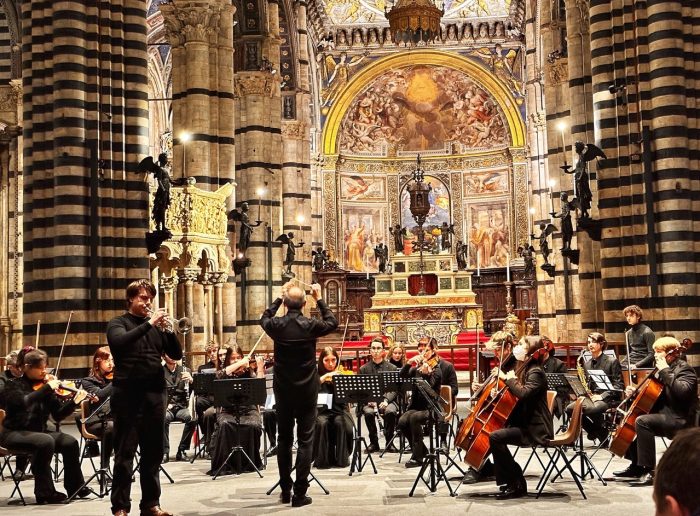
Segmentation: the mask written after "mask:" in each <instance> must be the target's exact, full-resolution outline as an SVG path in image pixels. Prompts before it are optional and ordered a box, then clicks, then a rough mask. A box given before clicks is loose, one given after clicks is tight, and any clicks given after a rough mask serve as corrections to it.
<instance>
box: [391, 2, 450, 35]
mask: <svg viewBox="0 0 700 516" xmlns="http://www.w3.org/2000/svg"><path fill="white" fill-rule="evenodd" d="M443 14H445V11H443V10H442V9H439V8H438V7H436V6H435V4H434V3H433V1H432V0H398V1H397V2H396V3H395V4H394V5H393V6H392V8H391V9H390V10H389V11H388V12H387V11H385V12H384V15H385V16H386V18H387V20H389V29H390V30H391V39H392V40H393V42H394V43H395V44H397V45H400V44H401V43H403V44H405V45H406V46H409V45H416V44H418V43H420V42H421V41H422V42H423V43H428V42H429V41H435V38H437V37H438V35H439V34H440V18H442V15H443Z"/></svg>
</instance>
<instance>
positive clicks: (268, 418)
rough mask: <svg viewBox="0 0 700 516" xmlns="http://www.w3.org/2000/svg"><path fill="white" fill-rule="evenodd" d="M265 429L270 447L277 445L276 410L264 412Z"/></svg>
mask: <svg viewBox="0 0 700 516" xmlns="http://www.w3.org/2000/svg"><path fill="white" fill-rule="evenodd" d="M262 420H263V429H264V430H265V434H266V435H267V440H268V443H269V447H270V448H272V447H273V446H275V445H276V444H277V412H276V411H275V409H272V410H268V409H265V410H263V411H262Z"/></svg>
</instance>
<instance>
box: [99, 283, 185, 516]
mask: <svg viewBox="0 0 700 516" xmlns="http://www.w3.org/2000/svg"><path fill="white" fill-rule="evenodd" d="M155 295H156V288H155V286H154V285H153V283H151V282H150V281H148V280H146V279H142V280H136V281H133V282H132V283H130V284H129V286H128V287H127V288H126V300H127V312H126V313H125V314H123V315H120V316H119V317H115V318H114V319H112V320H111V321H110V322H109V324H108V325H107V342H108V343H109V347H110V349H111V351H112V355H113V357H114V365H115V374H114V380H113V385H114V391H113V394H112V414H113V416H114V444H115V457H114V479H113V481H112V495H111V496H112V513H113V514H116V515H118V516H125V515H127V514H129V511H130V510H131V501H130V492H131V471H132V466H133V462H134V454H135V452H136V447H137V446H138V447H140V449H141V466H140V476H139V478H140V481H141V503H140V507H139V508H140V514H141V515H142V516H168V515H170V513H169V512H167V511H164V510H162V509H161V508H160V480H159V478H158V469H159V467H160V461H161V458H162V454H163V432H162V431H156V429H162V428H163V427H164V424H165V406H166V400H167V394H166V386H165V374H164V369H163V367H162V366H161V357H162V356H163V354H167V355H168V356H169V357H170V358H172V359H174V360H179V359H181V358H182V347H181V346H180V343H179V341H178V340H177V337H176V336H175V334H174V333H172V332H166V331H162V330H161V329H159V328H162V327H163V325H164V324H165V322H166V321H167V314H166V312H165V311H164V310H161V309H153V308H152V303H153V298H154V297H155Z"/></svg>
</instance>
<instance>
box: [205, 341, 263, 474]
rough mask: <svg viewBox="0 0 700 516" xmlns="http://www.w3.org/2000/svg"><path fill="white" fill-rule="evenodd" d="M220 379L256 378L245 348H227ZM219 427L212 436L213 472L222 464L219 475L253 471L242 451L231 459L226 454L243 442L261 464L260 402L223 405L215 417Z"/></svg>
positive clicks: (251, 457) (261, 368) (255, 461)
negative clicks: (246, 356) (245, 353)
mask: <svg viewBox="0 0 700 516" xmlns="http://www.w3.org/2000/svg"><path fill="white" fill-rule="evenodd" d="M258 371H262V374H263V375H264V374H265V372H264V371H265V364H264V363H263V362H262V358H260V359H258ZM215 374H216V377H217V378H218V379H220V380H221V379H227V378H255V373H254V372H253V371H252V370H251V369H250V367H249V362H248V359H247V358H245V356H244V354H243V350H242V349H241V348H240V347H239V346H236V345H234V346H233V347H230V348H227V350H226V357H225V359H224V362H223V364H222V367H221V368H220V369H219V370H217V371H216V373H215ZM216 425H217V428H216V430H215V431H214V433H213V434H212V436H211V471H210V472H209V473H210V474H212V475H214V474H215V473H216V472H217V471H218V470H219V468H221V466H222V465H223V468H222V469H221V471H220V472H219V475H230V474H232V473H234V474H238V473H243V472H247V471H254V469H253V468H252V467H251V465H250V463H249V462H248V461H247V460H246V459H245V458H244V457H243V455H242V454H241V453H234V454H233V456H231V458H229V459H228V462H227V463H226V464H224V461H226V458H227V457H228V455H229V453H230V452H231V448H233V447H234V446H237V445H238V446H242V447H243V449H244V450H245V452H246V454H247V455H248V457H250V459H251V460H252V461H253V464H255V467H257V468H260V467H261V466H262V459H261V458H260V436H261V435H262V417H261V416H260V411H259V410H258V407H257V405H239V406H237V407H230V408H229V407H224V408H222V409H221V411H220V412H219V414H218V415H217V417H216Z"/></svg>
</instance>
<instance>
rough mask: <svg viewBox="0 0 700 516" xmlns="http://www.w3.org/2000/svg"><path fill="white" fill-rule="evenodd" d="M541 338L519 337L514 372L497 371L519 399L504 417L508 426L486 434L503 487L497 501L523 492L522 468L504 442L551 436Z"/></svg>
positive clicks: (519, 442) (540, 440)
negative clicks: (511, 411)
mask: <svg viewBox="0 0 700 516" xmlns="http://www.w3.org/2000/svg"><path fill="white" fill-rule="evenodd" d="M539 350H544V342H543V340H542V337H536V336H529V337H523V338H522V339H521V340H520V342H519V343H518V345H517V346H515V347H514V348H513V356H514V357H515V359H516V360H517V361H518V365H517V366H516V367H515V370H514V371H509V372H507V373H504V372H503V371H499V377H500V378H501V379H502V380H503V381H505V383H506V386H507V388H508V389H509V390H510V392H511V393H513V394H514V395H515V396H516V397H517V398H518V399H519V402H518V404H517V405H516V406H515V409H514V410H513V413H512V414H511V416H510V418H509V419H508V426H507V427H506V428H502V429H500V430H496V431H495V432H493V433H492V434H491V435H490V438H489V442H490V445H491V454H492V455H493V462H494V468H495V470H496V484H498V485H499V486H505V490H503V489H502V490H501V492H499V493H498V494H497V495H496V498H497V499H499V500H508V499H510V498H521V497H523V496H526V495H527V482H526V481H525V477H524V476H523V470H522V468H521V467H520V465H519V464H518V463H517V462H515V459H514V458H513V455H511V453H510V451H509V450H508V445H509V444H510V445H516V446H531V445H533V444H544V443H546V442H547V440H548V439H551V438H552V437H553V435H554V425H553V418H552V414H551V413H550V412H549V408H548V407H547V377H546V376H545V373H544V370H543V369H542V362H543V361H544V357H545V356H546V353H545V352H543V351H539Z"/></svg>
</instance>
